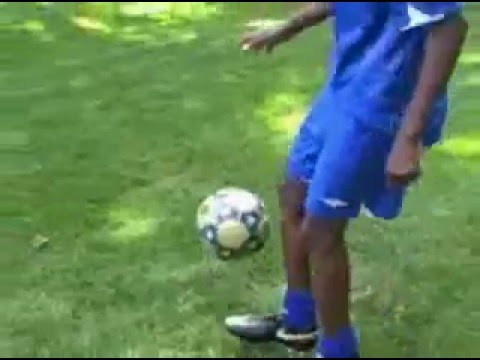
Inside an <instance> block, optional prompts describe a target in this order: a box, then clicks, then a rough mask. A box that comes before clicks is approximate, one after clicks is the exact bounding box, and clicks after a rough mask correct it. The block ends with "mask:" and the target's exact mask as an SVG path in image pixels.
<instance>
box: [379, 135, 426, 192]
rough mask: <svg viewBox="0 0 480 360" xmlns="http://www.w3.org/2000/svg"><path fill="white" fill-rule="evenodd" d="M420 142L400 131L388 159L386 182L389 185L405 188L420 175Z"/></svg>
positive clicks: (421, 148) (421, 146)
mask: <svg viewBox="0 0 480 360" xmlns="http://www.w3.org/2000/svg"><path fill="white" fill-rule="evenodd" d="M422 152H423V145H422V141H421V140H419V139H417V138H415V137H411V136H408V135H407V134H405V133H404V132H402V131H400V132H399V133H398V135H397V137H396V139H395V142H394V144H393V147H392V151H391V152H390V156H389V157H388V162H387V181H388V183H389V185H393V186H406V185H408V184H409V183H411V182H412V181H415V180H416V179H417V178H418V177H419V176H420V174H421V170H420V160H421V156H422Z"/></svg>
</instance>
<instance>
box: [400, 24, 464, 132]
mask: <svg viewBox="0 0 480 360" xmlns="http://www.w3.org/2000/svg"><path fill="white" fill-rule="evenodd" d="M467 29H468V25H467V23H466V21H465V20H464V19H463V18H462V17H461V16H459V17H456V18H454V19H451V20H449V21H446V22H444V23H441V24H439V25H435V26H434V27H433V28H432V29H431V31H430V34H429V36H428V39H427V42H426V48H425V58H424V61H423V65H422V68H421V71H420V78H419V81H418V85H417V88H416V90H415V92H414V96H413V98H412V101H411V103H410V105H409V107H408V109H407V118H406V122H405V123H404V125H403V128H402V132H403V133H404V134H405V135H407V136H408V137H411V138H412V139H417V140H418V139H420V138H421V137H422V134H423V132H424V131H425V128H426V125H427V121H428V118H429V114H430V112H431V110H432V107H433V104H434V101H435V100H436V99H437V97H438V95H439V94H440V93H441V92H442V91H444V90H445V88H446V86H447V84H448V81H449V80H450V77H451V75H452V73H453V71H454V69H455V66H456V63H457V60H458V57H459V55H460V52H461V49H462V46H463V43H464V41H465V37H466V34H467Z"/></svg>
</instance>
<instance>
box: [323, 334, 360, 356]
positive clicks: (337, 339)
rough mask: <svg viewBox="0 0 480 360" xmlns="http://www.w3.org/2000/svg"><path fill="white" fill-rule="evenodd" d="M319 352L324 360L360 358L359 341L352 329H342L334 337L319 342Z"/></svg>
mask: <svg viewBox="0 0 480 360" xmlns="http://www.w3.org/2000/svg"><path fill="white" fill-rule="evenodd" d="M317 352H318V353H319V354H321V355H322V356H323V357H324V358H358V357H359V354H358V339H357V337H356V334H355V330H354V329H353V328H351V327H345V328H341V329H339V330H338V331H337V333H336V334H335V335H334V336H330V337H324V338H323V339H321V340H320V341H319V342H318V345H317Z"/></svg>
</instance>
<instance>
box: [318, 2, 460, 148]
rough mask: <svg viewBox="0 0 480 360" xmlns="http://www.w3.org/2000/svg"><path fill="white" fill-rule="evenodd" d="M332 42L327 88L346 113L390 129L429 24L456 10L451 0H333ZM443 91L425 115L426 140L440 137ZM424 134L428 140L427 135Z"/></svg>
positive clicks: (409, 90) (412, 81)
mask: <svg viewBox="0 0 480 360" xmlns="http://www.w3.org/2000/svg"><path fill="white" fill-rule="evenodd" d="M332 10H333V15H334V23H335V30H334V34H335V42H334V43H335V44H334V49H333V55H334V56H333V64H332V68H331V69H332V70H331V74H330V77H329V81H328V84H327V90H328V92H329V93H330V94H331V95H333V97H334V99H335V100H336V102H337V103H338V104H340V105H341V106H343V110H344V112H345V113H347V114H351V115H352V116H355V117H356V118H358V119H360V120H361V121H364V122H365V123H366V124H367V125H369V126H372V127H375V128H380V129H383V130H386V131H389V132H392V131H396V130H397V129H398V127H399V125H400V124H401V121H402V119H403V115H404V112H405V110H406V107H407V105H408V103H409V102H410V100H411V98H412V95H413V92H414V89H415V87H416V84H417V81H418V78H419V71H420V67H421V64H422V60H423V57H424V47H425V42H426V38H427V34H428V29H429V27H430V26H432V24H435V23H437V22H439V21H442V20H444V19H446V18H447V17H449V16H452V15H455V14H457V13H459V12H460V11H461V5H460V3H457V2H383V3H382V2H334V3H332ZM446 112H447V94H446V93H445V94H441V96H439V97H438V99H437V101H436V103H435V106H434V109H433V110H432V114H431V116H430V122H429V127H428V130H427V142H434V141H436V140H437V138H438V137H439V135H440V131H441V128H442V125H443V123H444V120H445V117H446ZM428 138H430V139H428Z"/></svg>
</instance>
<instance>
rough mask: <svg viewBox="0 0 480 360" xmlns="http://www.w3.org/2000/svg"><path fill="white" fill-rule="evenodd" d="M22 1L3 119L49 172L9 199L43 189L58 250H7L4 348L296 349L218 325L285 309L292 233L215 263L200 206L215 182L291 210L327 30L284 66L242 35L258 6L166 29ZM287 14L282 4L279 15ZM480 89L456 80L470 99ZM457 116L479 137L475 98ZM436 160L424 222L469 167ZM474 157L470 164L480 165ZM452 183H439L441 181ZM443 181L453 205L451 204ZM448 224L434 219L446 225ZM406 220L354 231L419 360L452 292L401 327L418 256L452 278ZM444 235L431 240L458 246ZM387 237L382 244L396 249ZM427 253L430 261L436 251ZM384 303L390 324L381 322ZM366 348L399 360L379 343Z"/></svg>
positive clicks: (371, 306)
mask: <svg viewBox="0 0 480 360" xmlns="http://www.w3.org/2000/svg"><path fill="white" fill-rule="evenodd" d="M10 6H12V7H14V6H16V7H15V8H10ZM18 6H19V5H18V4H12V5H4V6H3V8H2V10H6V7H8V9H10V10H11V11H10V10H9V11H10V13H11V14H13V15H19V14H20V15H22V14H24V13H23V11H25V9H29V10H28V11H27V15H28V16H24V15H22V16H18V19H17V20H18V21H17V20H15V22H14V23H15V24H17V23H18V24H20V25H21V26H20V27H15V26H13V27H10V28H9V30H7V31H5V32H2V39H3V40H5V41H3V42H2V45H4V46H5V49H6V50H5V52H4V53H2V54H1V55H0V56H1V59H2V60H5V61H4V64H5V65H6V68H5V70H2V71H1V72H0V76H1V78H2V80H4V81H3V84H4V85H2V87H0V99H2V100H4V102H5V103H6V105H5V108H4V113H5V114H7V115H8V116H5V122H4V123H3V125H4V126H5V127H7V128H9V129H17V128H18V129H20V131H21V132H22V131H23V132H26V133H28V134H29V135H30V144H29V147H30V148H31V150H32V157H33V158H34V159H35V161H36V162H38V163H39V164H40V165H41V168H40V169H38V170H37V171H36V172H35V173H33V174H32V175H31V176H25V175H24V174H22V175H21V176H20V175H19V176H17V177H15V176H13V177H10V180H8V183H7V184H8V189H10V192H11V193H21V192H25V191H28V190H32V191H33V193H32V197H31V199H30V203H29V207H28V209H23V208H22V209H18V211H23V212H22V214H23V215H25V212H26V213H28V214H29V215H30V216H31V218H32V219H33V223H34V225H33V227H34V229H33V230H34V231H36V232H38V233H41V234H43V235H45V236H47V237H48V238H49V239H50V243H51V247H50V248H47V249H46V250H45V251H44V252H43V253H42V252H40V253H38V252H33V251H31V250H30V248H29V243H28V242H18V241H15V242H13V241H10V242H6V244H7V245H8V251H5V252H4V254H3V256H2V257H1V258H0V259H1V260H2V262H1V263H0V266H1V267H2V270H3V271H2V274H3V275H2V281H1V282H0V283H2V284H8V285H7V290H8V291H5V292H2V293H3V295H1V296H0V302H1V304H2V306H1V309H2V310H1V311H2V313H3V314H0V317H2V318H3V319H7V320H5V321H4V322H3V323H2V325H0V326H1V328H0V333H1V334H2V336H1V337H2V339H6V340H5V342H4V343H2V344H0V345H1V346H2V353H3V354H5V355H7V356H8V355H12V356H19V355H22V356H37V355H50V356H55V355H56V356H69V355H75V356H105V355H107V356H159V355H170V356H181V355H185V356H195V355H198V356H205V355H207V356H212V357H214V356H239V355H244V356H247V357H254V356H263V357H268V356H272V357H273V356H280V354H281V353H283V354H284V352H283V350H282V349H281V348H278V347H273V348H270V347H266V348H263V347H262V348H258V349H257V348H256V347H244V345H242V346H240V345H239V344H238V343H237V342H236V341H235V340H233V339H230V338H228V337H226V335H225V333H224V331H223V329H222V326H221V325H222V323H223V317H224V316H225V315H226V314H228V313H230V312H237V311H249V312H250V311H255V310H266V309H269V310H272V309H274V307H273V304H274V303H275V300H274V299H277V300H278V296H277V294H278V292H277V285H278V282H279V281H280V279H281V274H282V273H281V269H280V261H279V249H278V248H279V247H278V246H277V244H276V242H275V240H276V235H277V232H275V233H274V235H275V236H274V238H273V239H272V241H271V243H270V244H269V245H268V247H267V249H266V251H265V252H263V253H261V254H259V255H258V256H256V257H254V258H251V259H247V260H245V261H244V262H239V263H228V264H219V263H218V262H216V261H215V260H207V259H205V256H204V254H203V253H202V251H201V249H200V246H199V244H198V243H197V242H196V239H195V236H194V229H193V223H194V214H195V209H196V206H197V204H198V202H199V200H200V199H201V198H202V197H204V196H205V195H207V194H209V193H210V192H211V191H213V190H215V189H216V188H218V187H220V186H225V185H239V186H243V187H247V188H250V189H253V190H256V191H258V192H259V193H260V194H262V196H264V197H265V199H266V201H267V204H268V205H269V207H270V211H271V213H272V216H273V218H276V217H277V213H276V209H275V204H276V200H275V193H274V189H275V187H274V185H275V183H276V179H277V178H278V177H279V175H280V169H281V165H282V157H283V154H284V153H285V151H286V148H285V145H286V140H287V139H288V136H289V135H288V136H286V135H285V132H287V131H290V130H291V126H294V125H295V122H296V121H298V120H299V119H298V120H296V119H297V118H299V117H300V116H301V105H299V104H306V103H307V102H308V100H309V98H310V97H311V94H312V93H313V91H314V90H315V89H316V87H317V85H318V83H319V82H320V80H321V79H322V76H323V72H322V69H321V66H322V65H323V63H322V61H321V60H323V59H324V58H326V57H327V55H326V52H325V48H326V45H325V42H326V36H325V35H320V34H317V33H313V34H311V36H310V35H309V36H306V37H303V38H301V39H299V40H298V42H297V43H296V44H292V45H289V46H288V47H286V48H285V49H283V50H281V51H280V52H279V53H278V54H276V55H275V56H274V57H272V58H268V59H267V58H263V57H258V58H255V57H253V56H251V55H248V54H242V53H240V52H239V51H238V48H237V41H238V35H239V32H240V31H241V29H243V25H244V24H245V23H246V22H247V21H248V20H250V19H251V18H252V17H254V15H255V14H254V13H253V12H252V9H255V6H258V5H256V4H253V5H252V4H248V3H244V4H243V3H237V4H223V5H221V6H220V8H219V10H218V12H216V13H214V14H213V15H211V16H207V17H203V18H202V17H200V18H196V19H193V20H192V19H188V18H187V19H185V18H184V19H183V20H181V21H179V22H175V21H173V23H171V22H170V23H168V24H169V25H168V26H162V25H161V21H160V20H159V19H158V18H155V17H153V18H151V17H142V16H140V17H136V18H133V17H131V16H125V17H118V16H113V17H111V18H102V17H100V18H98V17H93V16H91V14H89V13H88V11H87V13H83V10H82V11H81V12H80V13H79V14H77V16H76V17H75V19H76V20H75V21H74V22H73V23H72V21H71V20H72V16H71V14H72V9H71V8H69V7H68V6H70V5H63V4H59V6H60V8H58V7H56V6H57V5H56V4H55V5H54V7H53V8H50V10H48V8H47V9H45V8H41V9H42V10H38V9H35V8H34V7H32V8H19V7H18ZM22 6H23V5H22ZM25 6H28V5H25ZM63 6H65V7H63ZM284 6H285V5H282V4H276V5H269V10H272V11H273V12H274V13H281V12H282V11H284V10H285V9H284ZM39 11H40V15H39ZM85 11H86V10H85ZM89 11H90V10H89ZM6 13H8V11H5V12H4V13H2V16H7V15H5V14H6ZM92 19H93V20H95V21H93V20H92ZM26 20H28V21H26ZM172 20H175V19H172ZM317 36H320V41H319V39H318V38H317ZM322 36H323V37H322ZM319 42H320V45H319ZM324 52H325V53H324ZM32 53H33V54H35V57H32ZM287 59H288V61H289V65H286V60H287ZM312 74H314V75H312ZM317 76H318V80H317ZM462 91H465V92H462ZM471 91H472V89H471V88H470V89H468V90H462V89H459V93H458V94H459V96H460V98H461V100H462V104H463V105H464V104H465V103H464V102H463V101H464V99H463V98H465V101H466V100H467V98H468V99H472V97H471V96H468V95H469V93H470V92H471ZM473 100H475V99H473ZM473 100H471V101H473ZM455 101H456V100H455ZM468 101H470V100H468ZM458 102H459V104H460V100H458ZM459 106H460V105H459ZM458 109H459V110H460V111H459V112H458V113H457V114H456V115H455V119H458V123H452V127H451V129H452V130H451V132H449V134H448V137H451V138H452V139H454V138H455V137H456V138H461V139H464V138H465V137H467V138H468V137H469V136H471V135H472V133H473V131H474V130H475V129H477V127H476V126H478V125H477V123H476V118H475V116H474V115H476V113H477V112H478V111H477V107H475V106H474V105H473V103H472V107H471V109H467V108H466V107H463V108H458ZM279 119H280V120H279ZM285 122H291V124H285ZM458 144H459V143H458V141H457V143H456V145H455V143H454V145H453V147H458V146H459V145H458ZM468 146H470V145H468ZM446 149H448V147H446ZM434 156H435V157H436V159H434V160H435V161H434V163H433V164H432V165H431V167H432V173H433V174H435V175H432V176H431V177H430V178H429V179H428V180H427V181H428V186H427V187H425V188H426V189H429V190H425V191H424V193H423V197H420V199H422V200H421V201H419V204H414V206H412V207H414V208H415V210H416V211H418V212H419V213H421V214H422V215H425V216H427V215H428V214H430V209H429V208H428V206H429V205H430V203H431V202H433V200H431V199H434V201H435V204H437V203H440V202H443V203H446V204H447V205H448V204H449V201H450V200H451V199H454V198H455V194H456V193H455V191H456V189H457V188H456V187H457V186H459V185H458V184H459V180H458V171H464V170H462V169H463V167H461V166H458V167H456V166H455V163H454V162H453V160H454V158H453V157H450V156H446V155H444V154H442V152H441V151H440V150H439V151H436V152H435V153H434ZM456 156H459V157H460V158H461V157H462V155H456ZM475 156H476V155H474V156H473V157H470V158H469V161H473V162H474V163H475V164H476V162H477V159H476V157H475ZM473 162H472V169H473V164H474V163H473ZM437 175H438V176H439V177H440V178H441V179H442V185H441V186H438V185H434V180H435V179H434V177H436V176H437ZM465 184H466V185H465V186H468V184H467V183H465ZM440 191H441V193H442V195H443V196H444V198H443V197H442V198H440V197H438V196H437V195H438V193H439V192H440ZM465 193H466V192H465ZM470 201H471V202H472V204H473V201H474V200H472V199H470ZM443 203H441V204H440V205H444V204H443ZM454 204H458V203H454ZM447 210H449V211H450V212H452V211H453V210H452V209H449V208H447ZM466 217H467V214H466V212H463V213H460V214H458V215H457V217H456V218H455V219H456V221H458V222H457V223H458V224H464V223H465V218H466ZM433 223H434V226H433V225H432V227H431V228H432V229H435V228H436V227H437V226H439V225H441V224H440V223H439V222H433ZM400 224H401V225H399V226H398V228H397V229H396V232H393V233H392V235H390V236H389V235H386V234H384V228H383V227H381V226H378V225H373V226H372V225H370V224H369V225H368V227H367V226H365V228H364V229H365V232H363V231H360V232H358V235H356V236H355V238H354V240H355V250H356V253H357V255H358V258H359V259H360V264H361V265H362V266H363V268H361V270H365V274H366V275H365V278H366V280H365V282H366V283H365V284H366V285H370V284H371V283H373V285H374V286H375V288H376V290H377V292H376V293H375V296H374V299H373V300H372V301H370V299H371V298H368V300H366V301H365V302H364V304H366V305H365V307H363V309H364V312H363V315H364V316H363V318H364V319H366V320H368V321H367V324H369V325H371V328H369V331H370V330H371V334H374V335H375V336H377V335H378V336H380V338H382V339H384V340H385V341H386V342H390V341H392V343H393V342H394V341H398V342H399V343H400V345H398V348H395V349H394V350H395V351H393V350H392V349H391V348H390V349H389V350H390V352H391V353H395V354H398V353H402V352H403V353H409V354H411V353H416V352H417V351H418V349H419V347H421V344H419V342H418V341H413V340H412V338H411V336H410V335H408V336H406V335H402V334H403V333H404V332H408V333H409V334H410V333H415V331H416V330H417V331H418V329H419V328H420V329H422V326H424V325H422V324H421V322H422V321H423V320H425V321H424V323H426V324H430V323H431V322H432V321H433V320H432V319H433V317H434V316H433V315H432V313H431V312H430V313H429V312H427V313H426V314H425V316H424V317H423V318H422V317H421V316H420V313H421V311H423V310H425V311H426V310H428V301H433V302H438V301H439V300H438V298H437V297H436V295H435V294H436V293H434V292H431V291H433V290H432V288H431V287H428V286H427V290H428V291H429V292H428V294H427V296H426V297H424V298H423V300H424V301H425V303H426V304H423V303H422V306H419V307H415V308H414V309H413V311H411V312H410V313H408V316H405V317H404V319H405V320H402V322H401V323H400V325H398V324H397V325H398V327H396V326H397V325H395V323H394V321H393V318H394V316H395V314H396V312H397V311H398V309H397V305H399V304H400V305H402V303H401V301H403V298H402V294H401V293H402V291H403V290H404V287H405V288H408V286H409V285H410V283H414V282H415V279H416V278H417V277H418V276H419V274H422V273H421V272H420V271H419V269H423V268H421V267H419V266H420V265H422V264H429V266H430V267H431V268H430V272H429V274H430V275H429V276H432V275H431V274H433V273H434V272H435V271H436V270H438V267H435V262H434V260H435V259H433V257H435V256H438V254H439V253H437V252H433V253H432V252H430V250H429V249H428V250H427V249H425V248H420V249H418V248H417V247H416V246H420V245H417V244H419V243H420V244H428V241H425V242H420V241H417V240H418V239H414V240H415V241H411V242H402V241H397V240H399V238H402V240H403V238H408V236H411V235H409V234H407V232H410V233H415V232H418V231H419V230H420V229H422V227H423V225H422V224H419V223H418V220H416V219H415V218H413V219H412V217H410V218H409V217H408V216H407V219H405V220H403V221H402V222H401V223H400ZM402 228H403V230H402ZM360 230H362V227H360ZM445 231H446V230H445ZM469 231H470V230H469ZM365 234H368V236H369V237H372V238H373V239H364V238H365V237H367V235H365ZM435 234H436V235H435ZM435 234H433V235H432V234H428V236H431V237H432V238H433V240H432V239H430V238H428V239H425V240H430V241H434V243H435V244H437V245H438V244H441V245H442V246H444V248H442V249H443V250H444V252H442V253H441V254H451V253H452V251H451V249H450V248H448V247H447V246H446V245H445V244H444V243H442V242H441V241H440V240H439V234H438V233H435ZM448 234H451V235H452V236H453V234H452V233H448ZM442 235H443V232H442ZM375 236H378V237H381V238H382V239H383V240H384V241H383V242H382V243H381V245H379V244H378V243H377V242H375V243H374V241H378V239H374V237H375ZM428 236H427V235H425V237H428ZM402 244H405V245H402ZM424 246H425V247H427V245H424ZM439 246H440V245H439ZM465 246H467V245H465ZM468 246H470V245H469V244H468ZM396 251H400V255H399V254H397V252H396ZM402 252H403V253H402ZM405 252H406V253H407V254H415V255H409V256H406V255H405V254H404V253H405ZM18 254H22V255H18ZM386 254H387V255H390V256H386ZM418 254H421V255H418ZM426 254H432V255H431V256H430V257H428V258H427V260H428V261H423V260H424V257H420V256H426ZM458 256H459V257H460V255H458ZM12 259H16V261H13V260H12ZM392 259H394V260H395V261H394V260H392ZM462 259H463V258H462ZM386 261H387V262H388V263H386ZM465 261H466V260H465ZM367 264H368V265H367ZM419 264H420V265H419ZM382 266H386V267H385V268H383V270H385V269H387V270H386V271H382V273H388V269H390V270H391V271H392V273H394V272H395V271H397V270H398V269H400V268H401V269H402V271H405V272H406V275H398V276H391V274H390V273H388V274H387V275H385V277H384V278H380V279H379V278H378V275H376V274H377V273H378V269H379V268H381V267H382ZM388 266H390V267H388ZM443 270H445V269H444V268H442V271H443ZM409 271H410V272H409ZM402 274H403V273H402ZM412 274H413V275H412ZM3 280H5V281H3ZM376 280H378V282H376V283H375V281H376ZM454 280H455V279H453V280H452V279H451V278H450V279H448V281H447V280H445V282H444V283H443V285H444V286H445V287H447V285H448V284H449V283H450V282H452V283H453V282H454ZM2 286H3V285H2ZM407 293H408V294H409V295H411V298H409V297H408V298H407V301H408V304H415V299H416V298H417V297H416V296H418V294H417V293H415V292H407ZM45 294H46V295H45ZM432 294H433V295H432ZM266 298H267V299H266ZM39 299H40V300H39ZM398 299H400V300H401V301H400V300H398ZM442 304H443V303H442ZM446 304H447V305H450V304H454V303H453V302H452V299H449V302H448V303H446ZM447 305H444V304H443V305H442V309H444V307H445V306H447ZM420 310H421V311H420ZM379 311H383V312H382V313H383V314H385V319H382V320H385V322H383V321H380V320H378V318H377V316H378V312H379ZM19 314H21V315H22V316H19ZM32 314H33V316H31V315H32ZM372 314H373V315H372ZM3 315H5V316H3ZM7 315H8V316H7ZM55 316H57V317H55ZM415 316H418V318H419V319H420V320H418V321H417V322H415ZM422 319H423V320H422ZM392 324H393V325H392ZM410 324H412V326H413V327H414V328H415V329H413V330H411V331H410V329H409V326H410ZM385 328H388V329H389V330H390V331H391V332H390V333H388V334H386V333H385V332H384V330H385ZM392 329H393V330H392ZM404 330H408V331H404ZM392 331H393V332H392ZM392 334H393V335H392ZM398 339H399V340H398ZM414 340H415V339H414ZM365 343H366V344H368V345H367V346H369V347H370V348H371V349H375V350H378V352H377V353H380V354H381V353H385V351H383V350H385V349H379V348H378V346H380V347H381V346H383V342H381V341H378V339H374V338H373V335H372V336H370V337H367V341H366V342H365ZM378 343H380V345H377V344H378ZM385 346H387V345H385ZM372 352H373V351H372Z"/></svg>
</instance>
